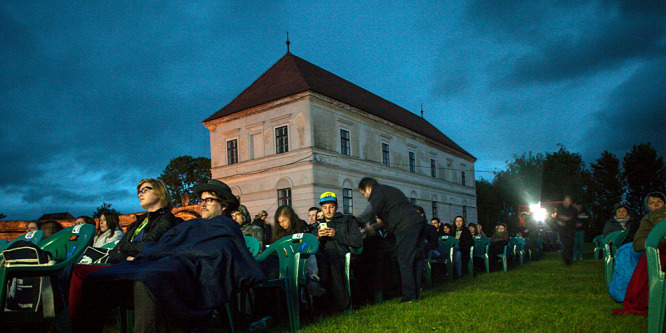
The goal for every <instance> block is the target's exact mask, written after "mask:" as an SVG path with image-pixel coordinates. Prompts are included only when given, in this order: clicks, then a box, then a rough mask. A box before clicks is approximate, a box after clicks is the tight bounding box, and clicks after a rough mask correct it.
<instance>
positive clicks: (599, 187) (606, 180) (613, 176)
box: [589, 151, 625, 234]
mask: <svg viewBox="0 0 666 333" xmlns="http://www.w3.org/2000/svg"><path fill="white" fill-rule="evenodd" d="M590 168H591V169H592V172H591V175H590V183H589V195H590V197H591V203H590V214H591V221H592V224H593V225H592V227H591V230H592V231H593V232H595V234H600V233H601V229H602V228H603V225H604V223H605V222H606V221H607V220H608V219H610V218H611V217H613V215H614V212H613V208H615V206H616V205H618V204H620V203H621V202H622V195H623V194H624V192H625V181H624V178H623V177H622V173H621V170H620V159H618V158H617V156H615V155H614V154H612V153H610V152H608V151H604V152H603V153H601V157H600V158H599V159H597V160H596V163H592V164H590Z"/></svg>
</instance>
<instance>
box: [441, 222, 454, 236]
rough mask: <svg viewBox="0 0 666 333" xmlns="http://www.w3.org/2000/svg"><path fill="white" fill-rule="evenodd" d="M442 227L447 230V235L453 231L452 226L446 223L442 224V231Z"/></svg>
mask: <svg viewBox="0 0 666 333" xmlns="http://www.w3.org/2000/svg"><path fill="white" fill-rule="evenodd" d="M444 227H447V228H449V233H451V232H452V231H453V226H452V225H451V223H448V222H447V223H444V224H442V230H444Z"/></svg>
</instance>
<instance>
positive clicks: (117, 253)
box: [109, 208, 182, 263]
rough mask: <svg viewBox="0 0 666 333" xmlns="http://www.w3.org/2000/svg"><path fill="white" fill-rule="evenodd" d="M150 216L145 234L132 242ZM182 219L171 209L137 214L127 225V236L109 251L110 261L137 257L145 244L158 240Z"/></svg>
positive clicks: (115, 261) (116, 261) (114, 261)
mask: <svg viewBox="0 0 666 333" xmlns="http://www.w3.org/2000/svg"><path fill="white" fill-rule="evenodd" d="M146 217H148V224H146V226H145V227H144V229H143V235H142V237H141V240H140V241H138V242H132V241H131V240H132V237H133V236H134V232H135V231H136V229H137V228H138V227H139V225H141V222H143V220H144V219H145V218H146ZM180 221H182V219H180V218H177V217H176V216H174V215H173V214H172V213H171V210H170V209H167V208H161V209H159V210H156V211H154V212H148V213H145V214H141V215H137V216H136V221H134V222H132V224H130V225H129V226H128V227H127V231H126V232H125V236H123V238H121V239H120V242H118V245H117V246H116V248H115V249H113V250H112V251H111V252H110V253H109V262H110V263H119V262H121V261H124V260H126V259H127V257H136V255H137V254H139V251H141V248H143V244H145V243H147V242H157V241H158V240H160V237H162V235H163V234H164V233H165V232H167V230H169V229H171V228H173V227H174V226H175V225H176V224H178V223H180Z"/></svg>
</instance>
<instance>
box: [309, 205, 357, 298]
mask: <svg viewBox="0 0 666 333" xmlns="http://www.w3.org/2000/svg"><path fill="white" fill-rule="evenodd" d="M319 205H320V206H321V210H322V212H323V213H324V219H323V220H322V221H320V222H321V223H320V224H319V226H318V227H317V228H316V229H314V230H313V231H312V233H313V234H314V235H316V236H317V238H318V239H319V251H318V252H317V254H316V257H317V266H318V268H319V278H320V283H321V284H322V285H323V286H324V288H325V289H326V290H327V291H329V292H328V296H330V297H331V298H332V300H333V302H334V304H335V308H336V309H338V310H343V309H345V308H347V306H348V305H349V302H350V301H351V300H350V299H349V294H347V289H346V287H345V283H344V281H345V279H344V264H345V255H346V254H347V253H348V252H351V251H355V250H356V249H358V248H360V247H361V246H363V238H362V237H361V232H360V230H359V228H358V223H357V222H356V218H354V216H353V215H345V214H342V213H340V212H338V198H337V196H336V195H335V193H333V192H324V193H322V195H321V196H320V197H319Z"/></svg>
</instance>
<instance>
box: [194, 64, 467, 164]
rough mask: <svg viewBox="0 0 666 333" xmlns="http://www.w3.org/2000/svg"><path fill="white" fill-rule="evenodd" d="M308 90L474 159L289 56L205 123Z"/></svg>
mask: <svg viewBox="0 0 666 333" xmlns="http://www.w3.org/2000/svg"><path fill="white" fill-rule="evenodd" d="M308 90H310V91H313V92H316V93H319V94H322V95H325V96H328V97H330V98H332V99H335V100H338V101H341V102H343V103H346V104H348V105H351V106H353V107H355V108H358V109H360V110H363V111H366V112H368V113H370V114H373V115H375V116H377V117H380V118H383V119H386V120H388V121H390V122H393V123H395V124H397V125H400V126H402V127H405V128H407V129H410V130H412V131H414V132H416V133H419V134H421V135H423V136H425V137H428V138H430V139H432V140H434V141H437V142H439V143H441V144H443V145H445V146H447V147H449V148H451V149H453V150H455V151H458V152H460V153H462V154H463V155H466V156H467V157H470V158H473V159H475V158H474V156H472V155H471V154H470V153H468V152H467V151H465V150H464V149H462V148H461V147H460V146H458V145H457V144H456V143H455V142H453V141H452V140H451V139H449V138H448V137H447V136H446V135H444V133H442V132H441V131H439V130H438V129H437V128H436V127H435V126H433V125H432V124H430V123H429V122H428V121H426V120H425V119H423V118H422V117H419V116H417V115H415V114H414V113H412V112H410V111H408V110H406V109H404V108H402V107H400V106H398V105H396V104H394V103H391V102H389V101H387V100H385V99H383V98H381V97H379V96H377V95H375V94H373V93H371V92H369V91H367V90H365V89H363V88H361V87H359V86H357V85H355V84H353V83H351V82H349V81H347V80H345V79H343V78H341V77H339V76H337V75H335V74H333V73H331V72H329V71H327V70H325V69H323V68H321V67H318V66H315V65H313V64H311V63H309V62H307V61H305V60H303V59H301V58H299V57H297V56H295V55H293V54H291V53H287V54H285V55H284V56H283V57H282V58H281V59H280V60H278V62H276V63H275V64H274V65H273V66H272V67H271V68H269V69H268V70H267V71H266V72H265V73H264V74H263V75H261V76H260V77H259V78H258V79H257V80H256V81H254V83H252V84H251V85H250V86H249V87H248V88H247V89H245V90H244V91H243V92H242V93H241V94H240V95H238V96H237V97H236V98H235V99H234V100H233V101H231V103H229V104H227V105H226V106H225V107H223V108H222V109H220V110H219V111H217V112H216V113H215V114H213V115H212V116H210V117H208V118H207V119H206V120H204V122H208V121H211V120H214V119H217V118H221V117H225V116H228V115H231V114H234V113H236V112H239V111H242V110H245V109H248V108H251V107H254V106H257V105H261V104H265V103H268V102H272V101H275V100H278V99H281V98H284V97H287V96H290V95H294V94H298V93H301V92H304V91H308Z"/></svg>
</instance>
